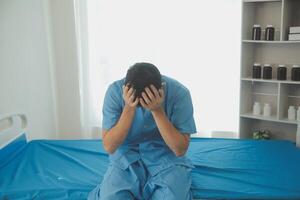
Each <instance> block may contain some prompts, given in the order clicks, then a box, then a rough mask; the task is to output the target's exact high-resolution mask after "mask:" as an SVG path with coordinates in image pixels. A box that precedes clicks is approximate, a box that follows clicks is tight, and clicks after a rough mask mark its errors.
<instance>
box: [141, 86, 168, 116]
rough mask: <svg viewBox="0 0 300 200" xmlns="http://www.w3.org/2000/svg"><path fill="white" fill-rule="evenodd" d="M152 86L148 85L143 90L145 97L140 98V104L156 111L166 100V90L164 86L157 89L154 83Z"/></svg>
mask: <svg viewBox="0 0 300 200" xmlns="http://www.w3.org/2000/svg"><path fill="white" fill-rule="evenodd" d="M150 88H151V90H150ZM150 88H149V87H146V88H145V91H143V92H142V97H143V98H140V104H141V105H142V106H143V107H144V108H146V109H149V110H150V111H155V110H158V109H160V108H161V105H162V102H163V101H164V90H163V89H162V88H161V89H159V90H157V89H156V87H155V86H154V85H150Z"/></svg>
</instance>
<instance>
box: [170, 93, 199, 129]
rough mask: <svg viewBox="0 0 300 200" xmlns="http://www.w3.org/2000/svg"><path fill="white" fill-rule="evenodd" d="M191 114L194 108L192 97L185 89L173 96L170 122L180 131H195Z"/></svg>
mask: <svg viewBox="0 0 300 200" xmlns="http://www.w3.org/2000/svg"><path fill="white" fill-rule="evenodd" d="M193 115H194V109H193V103H192V98H191V95H190V92H189V91H185V92H183V93H182V94H181V95H178V96H177V97H176V98H175V102H174V106H173V110H172V115H171V122H172V123H173V125H174V126H175V128H176V129H177V130H178V131H180V132H181V133H185V134H193V133H197V130H196V125H195V120H194V116H193Z"/></svg>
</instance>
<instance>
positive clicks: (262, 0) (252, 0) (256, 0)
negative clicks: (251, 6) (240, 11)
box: [244, 0, 282, 3]
mask: <svg viewBox="0 0 300 200" xmlns="http://www.w3.org/2000/svg"><path fill="white" fill-rule="evenodd" d="M276 1H279V2H281V1H282V0H244V2H245V3H260V2H276Z"/></svg>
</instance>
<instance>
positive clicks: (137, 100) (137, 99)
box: [133, 98, 139, 106]
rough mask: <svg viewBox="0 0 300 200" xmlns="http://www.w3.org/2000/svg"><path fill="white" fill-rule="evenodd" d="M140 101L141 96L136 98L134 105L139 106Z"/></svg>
mask: <svg viewBox="0 0 300 200" xmlns="http://www.w3.org/2000/svg"><path fill="white" fill-rule="evenodd" d="M138 103H139V98H136V99H135V101H134V102H133V106H137V105H138Z"/></svg>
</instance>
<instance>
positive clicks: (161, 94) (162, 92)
mask: <svg viewBox="0 0 300 200" xmlns="http://www.w3.org/2000/svg"><path fill="white" fill-rule="evenodd" d="M158 91H159V95H160V97H164V95H165V92H164V90H163V89H159V90H158Z"/></svg>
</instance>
